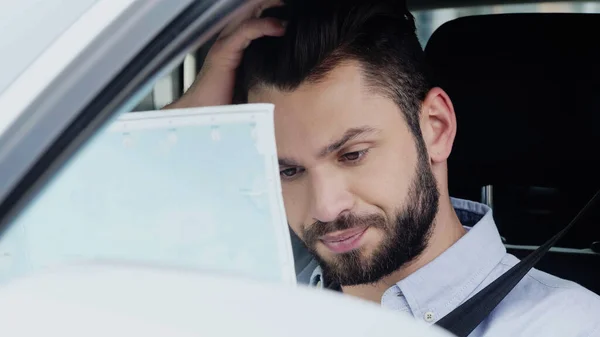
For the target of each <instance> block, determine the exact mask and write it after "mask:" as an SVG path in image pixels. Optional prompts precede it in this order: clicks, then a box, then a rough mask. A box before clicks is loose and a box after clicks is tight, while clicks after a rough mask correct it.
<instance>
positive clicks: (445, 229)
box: [342, 199, 466, 303]
mask: <svg viewBox="0 0 600 337" xmlns="http://www.w3.org/2000/svg"><path fill="white" fill-rule="evenodd" d="M432 231H433V232H432V234H431V237H430V239H429V244H428V246H427V248H426V249H425V251H424V252H423V253H422V254H421V255H419V256H418V257H417V258H416V259H415V260H413V261H411V262H410V263H409V264H407V265H404V266H402V268H400V269H398V270H396V271H395V272H393V273H392V274H390V275H388V276H386V277H384V278H383V279H381V280H380V281H378V282H377V283H375V284H368V285H358V286H343V287H342V291H343V292H344V293H345V294H348V295H352V296H356V297H359V298H362V299H365V300H368V301H373V302H376V303H380V302H381V297H382V296H383V293H384V292H385V291H386V290H388V289H389V288H390V287H392V286H394V284H396V283H398V282H399V281H401V280H403V279H404V278H406V277H408V276H409V275H410V274H412V273H414V272H415V271H417V270H418V269H420V268H421V267H423V266H425V265H426V264H428V263H429V262H431V261H433V260H434V259H435V258H437V257H438V256H440V255H441V254H442V253H443V252H444V251H446V249H448V248H450V246H452V245H453V244H454V243H456V242H457V241H458V240H459V239H460V238H461V237H462V236H463V235H465V234H466V230H465V229H464V227H463V226H462V224H461V223H460V220H459V219H458V216H457V215H456V212H455V211H454V208H453V207H452V204H451V203H450V200H449V199H448V201H447V202H445V203H444V204H443V205H442V204H440V210H439V212H438V215H437V216H436V220H435V225H434V228H433V229H432Z"/></svg>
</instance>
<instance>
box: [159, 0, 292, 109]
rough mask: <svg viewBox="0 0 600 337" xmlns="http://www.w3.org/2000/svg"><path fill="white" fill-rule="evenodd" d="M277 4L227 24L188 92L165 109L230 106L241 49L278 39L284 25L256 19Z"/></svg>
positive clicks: (274, 20)
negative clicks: (264, 39)
mask: <svg viewBox="0 0 600 337" xmlns="http://www.w3.org/2000/svg"><path fill="white" fill-rule="evenodd" d="M279 5H281V3H280V1H279V0H277V1H273V0H271V1H264V2H262V3H261V4H260V6H258V7H257V8H256V9H255V10H254V11H251V13H250V14H248V15H246V16H245V17H242V18H241V19H238V20H236V22H232V23H230V24H229V25H228V26H227V27H225V29H223V31H222V32H221V34H220V35H219V37H218V38H217V41H216V42H215V44H214V45H213V46H212V47H211V49H210V51H209V52H208V54H207V55H206V59H205V61H204V65H203V66H202V69H201V70H200V73H199V74H198V77H197V78H196V81H195V82H194V83H193V84H192V86H191V87H190V89H189V90H188V91H187V92H186V93H185V94H184V95H183V96H182V97H181V98H180V99H179V100H178V101H176V102H173V103H171V104H170V105H168V106H166V107H165V109H176V108H188V107H201V106H214V105H224V104H231V102H232V99H233V89H234V85H235V72H236V69H237V67H238V66H239V65H240V62H241V60H242V55H243V53H244V49H246V47H248V46H249V45H250V43H251V42H252V41H253V40H255V39H258V38H260V37H263V36H282V35H283V34H284V33H285V27H284V23H283V22H280V21H279V20H277V19H274V18H260V15H261V13H262V11H263V10H264V9H267V8H270V7H274V6H279Z"/></svg>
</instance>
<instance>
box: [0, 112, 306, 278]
mask: <svg viewBox="0 0 600 337" xmlns="http://www.w3.org/2000/svg"><path fill="white" fill-rule="evenodd" d="M0 260H1V261H0V281H2V280H7V279H10V278H11V277H13V276H15V275H22V274H27V273H30V272H34V271H36V270H40V269H43V268H47V267H51V266H55V265H61V264H65V263H72V262H78V263H79V262H80V261H86V260H110V261H126V262H127V261H133V262H142V263H150V264H158V265H165V266H177V267H186V268H196V269H201V270H205V271H207V272H219V273H229V274H231V275H232V276H234V277H238V276H239V277H249V278H253V279H258V280H262V281H272V282H282V283H287V284H295V274H294V262H293V257H292V249H291V244H290V233H289V229H288V226H287V222H286V217H285V213H284V208H283V201H282V196H281V186H280V182H279V169H278V163H277V155H276V147H275V136H274V126H273V106H272V105H270V104H247V105H235V106H220V107H209V108H193V109H184V110H162V111H147V112H136V113H129V114H125V115H123V116H121V117H120V118H119V119H117V120H115V121H113V122H111V123H110V124H109V125H107V127H105V128H104V130H102V131H101V132H100V133H99V134H97V135H96V136H94V138H93V139H92V140H91V141H90V142H89V143H88V144H87V145H86V146H85V147H83V148H82V149H81V150H80V151H79V152H78V153H77V154H76V155H75V156H74V157H73V159H71V160H70V161H69V162H68V163H67V165H66V166H65V167H63V168H62V169H61V171H60V172H59V174H58V175H56V176H55V177H53V178H52V180H51V181H50V183H49V184H48V185H47V187H46V188H45V189H44V190H42V191H41V193H40V194H39V195H38V196H37V197H36V199H35V200H34V202H33V203H32V204H30V206H28V208H27V209H26V210H25V211H24V212H23V213H22V215H21V216H20V217H18V218H17V219H16V220H15V222H14V223H13V225H12V226H11V227H10V229H9V231H7V232H6V234H5V235H4V237H3V238H2V239H1V240H0Z"/></svg>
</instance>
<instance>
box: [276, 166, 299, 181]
mask: <svg viewBox="0 0 600 337" xmlns="http://www.w3.org/2000/svg"><path fill="white" fill-rule="evenodd" d="M298 171H299V170H298V168H297V167H290V168H287V169H284V170H281V171H279V174H280V175H281V176H282V177H285V178H291V177H293V176H295V175H296V174H298Z"/></svg>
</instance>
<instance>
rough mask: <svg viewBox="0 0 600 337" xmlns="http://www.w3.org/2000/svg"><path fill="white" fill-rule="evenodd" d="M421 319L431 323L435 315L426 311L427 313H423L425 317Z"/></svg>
mask: <svg viewBox="0 0 600 337" xmlns="http://www.w3.org/2000/svg"><path fill="white" fill-rule="evenodd" d="M423 318H424V319H425V322H427V323H431V322H433V320H434V319H435V314H434V313H433V312H431V311H428V312H426V313H425V315H424V316H423Z"/></svg>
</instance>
